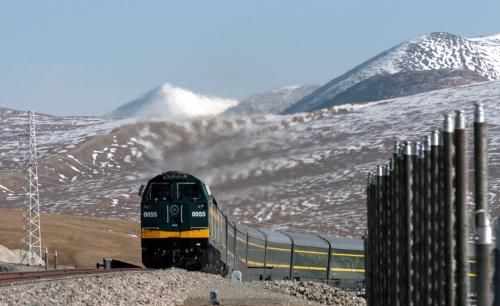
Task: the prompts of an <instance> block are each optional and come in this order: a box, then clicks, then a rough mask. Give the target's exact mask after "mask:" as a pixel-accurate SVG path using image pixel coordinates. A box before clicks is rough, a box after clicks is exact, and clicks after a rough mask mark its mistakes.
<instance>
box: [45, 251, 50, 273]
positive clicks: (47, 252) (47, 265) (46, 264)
mask: <svg viewBox="0 0 500 306" xmlns="http://www.w3.org/2000/svg"><path fill="white" fill-rule="evenodd" d="M44 261H45V270H48V269H49V249H47V248H45V256H44Z"/></svg>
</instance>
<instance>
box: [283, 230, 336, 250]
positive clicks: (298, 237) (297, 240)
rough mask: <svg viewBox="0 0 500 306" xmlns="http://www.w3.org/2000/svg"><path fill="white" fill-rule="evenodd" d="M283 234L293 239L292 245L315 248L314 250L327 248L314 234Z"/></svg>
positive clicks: (326, 244)
mask: <svg viewBox="0 0 500 306" xmlns="http://www.w3.org/2000/svg"><path fill="white" fill-rule="evenodd" d="M285 234H286V235H288V236H290V238H292V239H293V244H294V245H299V246H305V247H315V248H328V243H327V242H326V241H325V240H323V239H321V238H320V237H318V236H317V235H314V234H303V233H290V232H285Z"/></svg>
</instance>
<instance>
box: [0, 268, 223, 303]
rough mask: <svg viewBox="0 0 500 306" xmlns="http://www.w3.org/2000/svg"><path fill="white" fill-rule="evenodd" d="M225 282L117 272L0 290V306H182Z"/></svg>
mask: <svg viewBox="0 0 500 306" xmlns="http://www.w3.org/2000/svg"><path fill="white" fill-rule="evenodd" d="M223 281H225V280H224V279H223V278H222V277H220V276H217V275H212V274H206V273H198V272H186V271H184V270H179V269H169V270H164V271H144V272H142V271H140V272H116V273H112V274H106V275H96V276H85V277H79V278H69V279H64V280H57V281H48V282H40V283H33V284H25V285H18V286H13V287H1V288H0V305H167V306H170V305H182V304H183V302H184V300H185V299H186V297H187V296H188V293H189V292H190V291H191V290H192V289H194V288H196V287H199V286H202V285H204V284H207V283H210V284H217V283H219V282H223Z"/></svg>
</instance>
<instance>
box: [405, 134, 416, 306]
mask: <svg viewBox="0 0 500 306" xmlns="http://www.w3.org/2000/svg"><path fill="white" fill-rule="evenodd" d="M413 155H414V150H413V144H412V143H411V142H410V141H408V142H406V144H405V151H404V165H405V177H404V203H403V205H404V223H403V228H404V238H405V244H404V250H405V253H406V256H405V258H404V260H403V268H404V269H405V275H404V276H405V278H404V279H403V280H402V281H403V282H404V283H405V286H404V287H405V300H403V301H402V304H403V305H408V306H414V303H413V298H412V295H413V294H412V288H413V286H412V279H413V278H412V265H413V262H412V260H413V254H412V246H413V241H412V240H413V239H412V205H413Z"/></svg>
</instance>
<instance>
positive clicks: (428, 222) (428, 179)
mask: <svg viewBox="0 0 500 306" xmlns="http://www.w3.org/2000/svg"><path fill="white" fill-rule="evenodd" d="M431 141H432V139H431V136H430V135H428V136H427V137H426V138H425V142H424V159H425V160H424V164H425V165H424V168H425V169H424V178H423V180H424V190H425V194H424V204H423V205H424V215H423V219H422V222H423V223H424V225H425V226H424V237H425V243H424V245H423V249H424V259H423V265H424V267H425V270H424V271H425V273H424V277H423V283H424V294H423V298H422V301H423V302H422V305H428V306H431V305H433V302H432V278H431V273H432V268H431V267H432V257H431V255H432V219H431V217H432V202H431V186H432V185H431V183H432V176H431V174H432V172H431V169H432V168H431Z"/></svg>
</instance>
